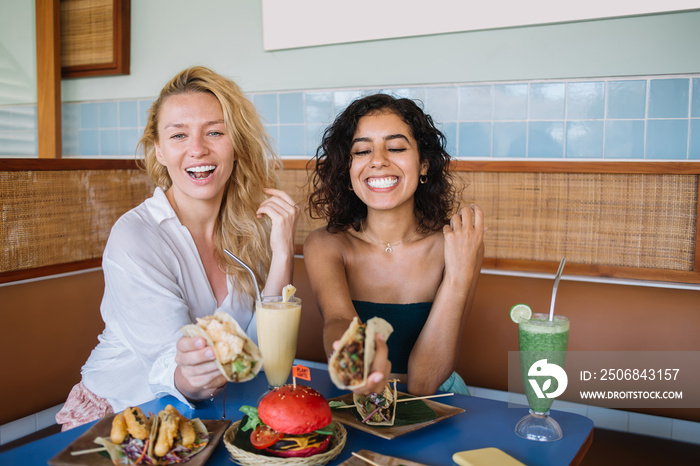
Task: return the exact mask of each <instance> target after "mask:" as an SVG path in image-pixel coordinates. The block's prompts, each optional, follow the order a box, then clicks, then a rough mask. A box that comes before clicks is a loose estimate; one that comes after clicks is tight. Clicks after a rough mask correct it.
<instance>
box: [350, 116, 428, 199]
mask: <svg viewBox="0 0 700 466" xmlns="http://www.w3.org/2000/svg"><path fill="white" fill-rule="evenodd" d="M350 154H351V156H352V163H351V165H350V180H351V183H352V188H353V190H354V191H355V194H356V195H357V196H358V197H359V198H360V200H362V201H363V202H364V203H365V204H367V207H368V208H370V209H376V210H389V209H393V208H396V207H399V206H404V205H408V204H410V207H411V210H412V209H413V200H414V194H415V191H416V188H417V186H418V180H419V177H420V175H421V174H425V173H426V172H427V166H421V162H420V154H419V152H418V143H417V142H416V140H415V139H414V138H413V135H412V134H411V128H410V127H409V126H408V125H407V124H406V123H405V122H404V121H403V119H402V118H401V117H400V116H398V115H397V114H396V113H393V112H389V111H385V112H381V113H371V114H368V115H365V116H363V117H362V118H360V120H359V121H358V123H357V128H356V130H355V134H354V135H353V140H352V144H351V146H350Z"/></svg>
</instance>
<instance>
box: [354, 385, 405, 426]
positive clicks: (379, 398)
mask: <svg viewBox="0 0 700 466" xmlns="http://www.w3.org/2000/svg"><path fill="white" fill-rule="evenodd" d="M391 382H394V387H393V388H392V387H391ZM352 400H353V401H354V402H355V407H356V408H357V412H358V413H359V414H360V416H362V422H364V423H365V424H368V425H371V426H393V425H394V419H396V400H397V398H396V380H390V381H389V382H388V383H387V384H386V386H385V387H384V390H383V391H382V393H370V394H369V395H358V394H357V393H355V394H353V396H352Z"/></svg>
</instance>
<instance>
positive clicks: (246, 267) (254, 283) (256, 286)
mask: <svg viewBox="0 0 700 466" xmlns="http://www.w3.org/2000/svg"><path fill="white" fill-rule="evenodd" d="M224 252H225V253H226V255H227V256H229V257H230V258H231V259H233V260H235V261H236V262H238V263H239V264H240V265H241V267H243V268H244V269H246V270H247V271H248V273H249V274H250V278H251V279H252V280H253V287H254V288H255V298H256V299H257V300H258V301H260V302H262V298H261V296H260V287H258V281H257V280H256V279H255V274H254V273H253V270H252V269H251V268H250V267H248V264H246V263H245V262H243V261H242V260H240V259H239V258H238V257H236V256H235V255H233V254H232V253H231V251H229V250H228V249H224Z"/></svg>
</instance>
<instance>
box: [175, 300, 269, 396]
mask: <svg viewBox="0 0 700 466" xmlns="http://www.w3.org/2000/svg"><path fill="white" fill-rule="evenodd" d="M182 334H183V335H185V336H186V337H203V338H204V339H206V340H207V344H208V345H209V346H211V347H213V348H214V352H215V353H216V364H217V366H218V367H219V370H220V371H221V373H222V374H224V377H226V380H228V381H229V382H246V381H248V380H252V379H253V378H254V377H255V376H256V375H257V374H258V372H260V369H262V353H261V352H260V349H259V348H258V347H257V346H256V345H255V343H253V340H251V339H250V338H249V337H248V335H246V334H245V332H244V331H243V329H242V328H241V326H240V325H238V322H236V319H234V318H233V317H231V316H230V315H229V314H227V313H225V312H222V311H217V312H216V313H214V315H212V316H206V317H204V318H203V319H197V324H189V325H185V326H184V327H182Z"/></svg>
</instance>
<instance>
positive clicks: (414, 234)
mask: <svg viewBox="0 0 700 466" xmlns="http://www.w3.org/2000/svg"><path fill="white" fill-rule="evenodd" d="M360 225H361V228H360V229H361V230H362V233H363V234H364V235H365V236H366V237H367V238H369V239H370V240H371V241H372V242H373V243H377V244H379V245H381V246H384V245H385V244H386V247H385V248H384V252H394V250H393V249H392V248H395V247H396V246H398V245H399V244H403V243H405V242H406V241H410V240H412V239H413V237H414V236H416V235H417V234H418V228H416V231H414V232H413V234H412V235H411V236H409V237H408V238H406V239H404V240H401V241H399V242H398V243H394V244H391V243H389V242H388V241H377V240H376V239H374V238H372V237H371V236H370V235H369V233H367V230H365V223H364V222H362V223H361V224H360Z"/></svg>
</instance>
